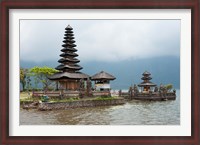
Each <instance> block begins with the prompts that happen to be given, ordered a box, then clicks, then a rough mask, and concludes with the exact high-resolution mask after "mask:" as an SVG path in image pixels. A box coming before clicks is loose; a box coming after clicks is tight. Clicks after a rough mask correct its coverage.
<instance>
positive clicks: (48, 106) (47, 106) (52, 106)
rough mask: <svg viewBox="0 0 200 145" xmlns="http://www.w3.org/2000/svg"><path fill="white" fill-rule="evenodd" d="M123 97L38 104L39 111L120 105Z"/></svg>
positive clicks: (123, 101) (122, 102)
mask: <svg viewBox="0 0 200 145" xmlns="http://www.w3.org/2000/svg"><path fill="white" fill-rule="evenodd" d="M124 103H125V100H124V99H113V100H85V101H73V102H59V103H48V102H46V103H42V104H40V105H39V106H38V109H39V110H41V111H45V110H64V109H70V108H79V107H96V106H109V105H121V104H124Z"/></svg>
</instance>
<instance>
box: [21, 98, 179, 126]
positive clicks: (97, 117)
mask: <svg viewBox="0 0 200 145" xmlns="http://www.w3.org/2000/svg"><path fill="white" fill-rule="evenodd" d="M179 124H180V97H177V99H176V100H175V101H163V102H149V101H136V100H133V101H131V102H127V103H126V104H124V105H119V106H102V107H95V108H76V109H69V110H57V111H44V112H43V111H37V110H28V111H27V110H23V109H21V110H20V125H179Z"/></svg>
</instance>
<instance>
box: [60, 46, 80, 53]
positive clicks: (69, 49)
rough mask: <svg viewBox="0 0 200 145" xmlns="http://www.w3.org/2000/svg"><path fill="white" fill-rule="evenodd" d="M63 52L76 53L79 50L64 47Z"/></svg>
mask: <svg viewBox="0 0 200 145" xmlns="http://www.w3.org/2000/svg"><path fill="white" fill-rule="evenodd" d="M61 51H62V52H66V51H72V52H76V51H77V49H76V48H70V47H64V48H63V49H61Z"/></svg>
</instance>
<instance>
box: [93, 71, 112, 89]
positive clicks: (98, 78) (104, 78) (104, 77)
mask: <svg viewBox="0 0 200 145" xmlns="http://www.w3.org/2000/svg"><path fill="white" fill-rule="evenodd" d="M115 79H116V78H115V77H114V76H112V75H111V74H109V73H107V72H105V71H101V72H99V73H97V74H95V75H93V76H92V77H91V80H92V81H94V87H95V90H97V91H104V90H107V91H110V89H111V87H110V81H111V80H115Z"/></svg>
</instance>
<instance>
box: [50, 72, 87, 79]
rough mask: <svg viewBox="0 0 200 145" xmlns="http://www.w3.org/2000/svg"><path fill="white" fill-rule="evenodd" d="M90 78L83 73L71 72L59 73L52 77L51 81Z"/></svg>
mask: <svg viewBox="0 0 200 145" xmlns="http://www.w3.org/2000/svg"><path fill="white" fill-rule="evenodd" d="M89 77H90V76H89V75H87V74H84V73H81V72H76V73H69V72H58V73H55V74H54V75H52V76H50V77H49V79H50V80H60V79H77V80H79V79H87V78H89Z"/></svg>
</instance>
